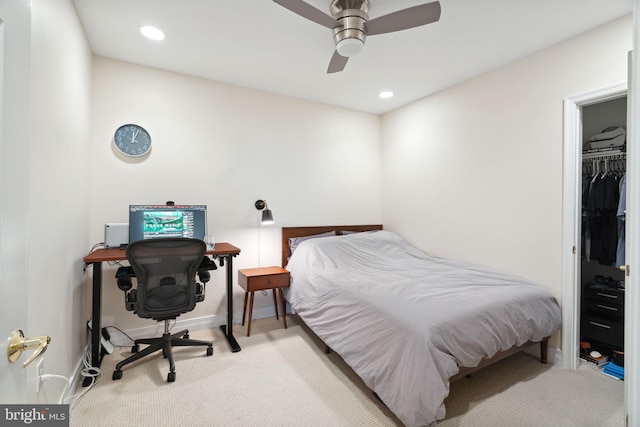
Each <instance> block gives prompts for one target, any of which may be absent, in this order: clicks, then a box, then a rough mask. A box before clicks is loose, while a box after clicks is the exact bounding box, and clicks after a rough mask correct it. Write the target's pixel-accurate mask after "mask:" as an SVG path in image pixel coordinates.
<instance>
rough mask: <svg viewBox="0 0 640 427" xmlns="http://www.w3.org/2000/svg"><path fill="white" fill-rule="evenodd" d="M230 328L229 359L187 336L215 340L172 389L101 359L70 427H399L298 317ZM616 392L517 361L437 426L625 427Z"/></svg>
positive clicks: (619, 386) (586, 372) (451, 401)
mask: <svg viewBox="0 0 640 427" xmlns="http://www.w3.org/2000/svg"><path fill="white" fill-rule="evenodd" d="M287 319H288V324H289V328H288V329H286V330H285V329H283V328H282V323H281V321H276V320H275V319H260V320H258V321H254V323H253V324H252V335H251V337H247V336H246V328H243V327H240V326H239V325H237V326H235V327H234V334H235V336H236V338H237V339H238V342H239V344H240V346H241V347H242V351H240V352H238V353H231V351H230V350H229V347H228V345H227V342H226V341H225V339H224V337H223V335H222V332H221V331H220V330H219V329H218V328H214V329H210V330H202V331H193V332H192V333H191V336H192V337H193V338H196V339H211V340H213V341H214V354H213V356H211V357H207V356H206V355H205V350H204V348H200V349H193V348H180V349H177V350H176V351H175V357H176V381H175V382H174V383H167V382H166V377H167V372H168V362H167V361H166V359H164V358H162V357H161V356H157V357H155V358H154V359H153V360H146V361H145V360H143V361H139V362H137V363H136V364H134V365H130V366H128V367H125V368H124V369H123V378H122V379H121V380H119V381H113V380H111V373H112V372H113V367H114V365H115V363H117V362H118V361H120V360H121V359H122V358H124V357H126V356H127V355H129V348H124V349H121V350H119V351H118V350H116V351H115V352H114V353H113V354H111V355H109V356H107V357H106V358H105V359H104V361H103V363H102V369H103V371H104V372H105V375H104V378H103V379H102V380H101V381H99V382H98V383H97V384H96V385H95V386H94V387H93V388H92V389H91V390H90V391H89V392H88V393H86V394H85V395H84V396H83V397H82V398H81V399H80V400H79V401H78V402H77V403H76V405H75V406H74V407H73V409H72V411H71V415H70V418H71V426H72V427H100V426H108V427H112V426H114V425H116V426H122V427H128V426H178V427H182V426H184V427H191V426H194V427H195V426H207V427H211V426H296V427H297V426H401V425H402V424H401V423H400V422H399V421H398V420H397V418H395V416H394V415H393V414H391V413H390V411H389V410H388V409H387V408H386V407H385V406H384V405H382V404H381V403H380V402H379V401H378V400H377V399H375V397H373V396H372V393H371V392H370V391H369V390H368V389H367V388H366V387H364V385H363V384H362V381H361V380H360V379H359V378H358V377H357V376H356V375H355V374H354V373H353V371H351V369H350V368H349V367H348V366H347V365H346V364H345V363H344V362H343V361H342V359H341V358H340V357H339V356H338V355H337V354H335V353H331V354H329V355H326V354H325V353H324V352H323V348H322V345H321V343H320V342H319V341H318V340H317V338H316V337H315V336H313V335H312V334H309V333H308V331H307V329H306V327H305V326H304V325H301V324H300V322H299V321H298V319H297V318H296V316H288V317H287ZM623 400H624V398H623V383H622V382H621V381H615V380H613V379H610V378H607V377H605V376H603V375H602V374H599V373H597V372H595V371H592V370H591V369H589V368H586V367H585V368H580V369H579V370H578V371H576V372H571V371H565V370H563V369H561V368H559V367H556V366H552V365H542V364H540V363H538V362H537V361H536V360H535V358H533V357H531V356H529V355H526V354H519V355H516V356H513V357H511V358H508V359H506V360H504V361H502V362H499V363H498V364H496V365H494V366H492V367H489V368H487V369H485V370H483V371H480V372H479V373H477V374H475V376H474V377H473V378H470V379H467V378H465V379H462V380H460V381H457V382H455V383H453V384H452V387H451V394H450V396H449V397H448V398H447V400H446V401H445V404H446V406H447V418H446V419H445V420H443V421H441V422H439V423H438V426H446V427H452V426H473V427H483V426H563V427H564V426H587V427H589V426H593V427H600V426H612V427H613V426H623V425H624V422H623V417H624V414H623Z"/></svg>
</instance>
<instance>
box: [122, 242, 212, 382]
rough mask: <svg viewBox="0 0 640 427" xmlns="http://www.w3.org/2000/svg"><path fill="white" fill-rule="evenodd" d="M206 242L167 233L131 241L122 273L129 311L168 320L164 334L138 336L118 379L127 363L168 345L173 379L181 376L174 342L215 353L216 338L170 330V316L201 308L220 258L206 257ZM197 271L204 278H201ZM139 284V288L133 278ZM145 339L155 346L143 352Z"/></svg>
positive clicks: (123, 362)
mask: <svg viewBox="0 0 640 427" xmlns="http://www.w3.org/2000/svg"><path fill="white" fill-rule="evenodd" d="M205 252H206V245H205V243H204V242H202V241H201V240H198V239H189V238H182V237H178V238H162V239H149V240H138V241H135V242H132V243H130V244H129V245H128V246H127V250H126V254H127V259H128V260H129V263H130V264H131V267H120V268H119V269H118V272H117V273H116V278H117V282H118V287H119V288H120V289H122V290H123V291H124V292H125V305H126V308H127V310H129V311H133V312H134V313H137V314H138V316H139V317H143V318H152V319H155V320H157V321H158V322H161V321H164V334H163V335H162V337H156V338H145V339H138V340H135V342H134V345H133V347H132V348H131V352H132V353H134V354H133V355H132V356H130V357H128V358H126V359H125V360H123V361H121V362H119V363H118V364H117V365H116V369H115V370H114V371H113V379H114V380H119V379H120V378H122V367H123V366H125V365H128V364H129V363H132V362H134V361H136V360H139V359H141V358H143V357H145V356H148V355H150V354H152V353H155V352H156V351H159V350H162V354H163V355H164V357H165V358H167V359H169V375H168V376H167V381H168V382H173V381H175V379H176V373H175V364H174V361H173V353H172V349H171V348H172V347H173V346H206V347H207V356H211V355H212V354H213V343H212V342H211V341H200V340H192V339H189V331H188V330H186V329H185V330H182V331H180V332H176V333H173V334H172V333H170V331H169V321H170V320H173V319H175V318H176V317H178V316H180V314H182V313H186V312H188V311H191V310H193V309H194V308H195V306H196V303H197V302H200V301H203V300H204V288H205V286H204V284H206V282H208V281H209V278H210V274H209V271H208V270H215V269H216V268H217V267H216V265H215V263H214V262H213V261H212V260H211V259H209V258H208V257H206V256H205ZM196 274H197V275H198V278H199V280H200V282H202V283H198V282H197V281H196ZM133 277H136V279H137V282H138V287H137V288H136V289H133V284H132V278H133ZM140 344H148V345H149V346H148V347H146V348H145V349H143V350H142V351H140Z"/></svg>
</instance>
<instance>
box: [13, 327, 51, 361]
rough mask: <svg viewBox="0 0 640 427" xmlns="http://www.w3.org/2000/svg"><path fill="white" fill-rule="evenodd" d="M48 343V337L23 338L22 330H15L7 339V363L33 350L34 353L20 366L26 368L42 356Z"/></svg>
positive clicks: (49, 339)
mask: <svg viewBox="0 0 640 427" xmlns="http://www.w3.org/2000/svg"><path fill="white" fill-rule="evenodd" d="M50 342H51V338H50V337H49V336H48V335H44V336H41V337H34V338H25V336H24V333H23V332H22V330H20V329H17V330H15V331H13V332H12V333H11V336H10V337H9V348H8V349H7V355H8V356H9V362H11V363H14V362H16V361H17V360H18V359H19V358H20V355H21V354H22V353H23V352H24V351H27V350H35V352H34V353H33V354H32V355H31V356H30V357H29V358H28V359H27V360H26V361H25V362H24V364H23V365H22V366H23V367H24V368H26V367H27V366H29V365H31V364H32V363H33V362H35V361H36V360H37V359H39V358H40V357H41V356H42V355H43V354H44V352H45V351H46V350H47V347H48V346H49V343H50Z"/></svg>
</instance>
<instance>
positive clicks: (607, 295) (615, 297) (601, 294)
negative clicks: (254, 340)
mask: <svg viewBox="0 0 640 427" xmlns="http://www.w3.org/2000/svg"><path fill="white" fill-rule="evenodd" d="M596 295H598V296H601V297H607V298H613V299H618V296H617V295H611V294H603V293H602V292H596Z"/></svg>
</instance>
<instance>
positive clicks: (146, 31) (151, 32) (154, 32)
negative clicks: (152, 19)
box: [140, 25, 164, 40]
mask: <svg viewBox="0 0 640 427" xmlns="http://www.w3.org/2000/svg"><path fill="white" fill-rule="evenodd" d="M140 32H141V33H142V35H143V36H145V37H146V38H148V39H151V40H164V33H163V32H162V30H160V29H158V28H156V27H151V26H148V25H147V26H145V27H140Z"/></svg>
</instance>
